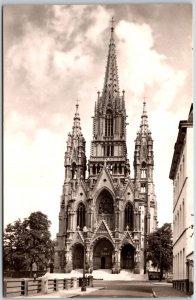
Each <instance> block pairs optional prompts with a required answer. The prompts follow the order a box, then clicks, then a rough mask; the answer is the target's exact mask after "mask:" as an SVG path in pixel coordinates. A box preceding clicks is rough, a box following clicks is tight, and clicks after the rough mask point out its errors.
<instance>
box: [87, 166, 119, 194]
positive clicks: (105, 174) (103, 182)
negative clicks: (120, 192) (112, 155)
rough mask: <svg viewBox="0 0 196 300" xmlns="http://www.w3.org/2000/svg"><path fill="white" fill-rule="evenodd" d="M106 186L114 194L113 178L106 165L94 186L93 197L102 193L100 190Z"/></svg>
mask: <svg viewBox="0 0 196 300" xmlns="http://www.w3.org/2000/svg"><path fill="white" fill-rule="evenodd" d="M104 188H106V189H107V190H109V191H111V192H112V194H113V195H114V193H115V188H114V183H113V179H112V177H111V175H110V173H109V171H108V169H107V167H106V166H104V167H103V169H102V171H101V173H100V174H99V177H98V179H97V182H96V184H95V186H94V188H93V192H92V197H93V198H94V197H95V196H96V195H97V194H99V193H100V190H101V189H104Z"/></svg>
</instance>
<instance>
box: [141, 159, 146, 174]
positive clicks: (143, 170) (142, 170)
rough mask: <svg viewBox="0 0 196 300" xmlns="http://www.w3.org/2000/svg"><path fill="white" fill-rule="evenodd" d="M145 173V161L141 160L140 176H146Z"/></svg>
mask: <svg viewBox="0 0 196 300" xmlns="http://www.w3.org/2000/svg"><path fill="white" fill-rule="evenodd" d="M146 173H147V170H146V164H145V162H143V163H142V168H141V178H146Z"/></svg>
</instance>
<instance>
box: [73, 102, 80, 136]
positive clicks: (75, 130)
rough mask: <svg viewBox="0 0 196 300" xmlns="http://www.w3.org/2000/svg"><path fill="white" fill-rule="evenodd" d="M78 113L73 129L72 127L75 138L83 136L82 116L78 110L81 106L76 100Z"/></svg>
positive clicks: (76, 113)
mask: <svg viewBox="0 0 196 300" xmlns="http://www.w3.org/2000/svg"><path fill="white" fill-rule="evenodd" d="M76 102H77V103H76V112H75V116H74V123H73V127H72V134H73V136H74V137H76V136H78V135H81V134H82V133H81V126H80V115H79V112H78V108H79V104H78V100H76Z"/></svg>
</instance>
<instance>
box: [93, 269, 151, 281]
mask: <svg viewBox="0 0 196 300" xmlns="http://www.w3.org/2000/svg"><path fill="white" fill-rule="evenodd" d="M92 275H93V278H94V279H103V280H122V281H125V280H138V281H146V280H148V274H134V273H133V272H131V271H129V270H121V271H120V273H119V274H112V271H111V269H109V270H107V269H100V270H94V271H93V273H92Z"/></svg>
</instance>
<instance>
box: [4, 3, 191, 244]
mask: <svg viewBox="0 0 196 300" xmlns="http://www.w3.org/2000/svg"><path fill="white" fill-rule="evenodd" d="M112 17H114V19H115V20H116V22H115V42H116V54H117V65H118V76H119V87H120V90H125V101H126V111H127V115H128V118H127V122H128V123H129V125H128V127H127V148H128V158H129V161H130V166H131V177H132V178H133V176H134V172H133V157H134V140H135V138H136V133H137V131H138V130H139V126H140V122H141V114H142V106H143V99H144V97H146V102H147V112H148V123H149V128H150V130H151V132H152V137H153V140H154V184H155V194H156V196H157V204H158V221H159V223H158V225H159V226H161V225H162V224H163V223H165V222H172V198H173V190H172V181H171V180H170V179H169V171H170V167H171V161H172V157H173V150H174V144H175V141H176V138H177V134H178V124H179V121H180V120H186V119H187V117H188V112H189V109H190V105H191V103H192V98H193V97H192V47H193V45H192V7H191V5H190V4H125V5H122V4H120V5H65V6H64V5H49V6H44V5H39V6H36V5H32V6H31V5H28V6H22V5H20V6H19V5H18V6H17V5H15V6H14V5H12V6H4V9H3V66H4V70H3V78H4V83H3V84H4V111H3V113H4V195H3V201H4V202H3V203H4V205H3V209H4V225H5V226H6V225H7V224H8V223H12V222H14V221H15V220H17V219H18V218H21V219H23V218H26V217H28V216H29V215H30V214H31V212H35V211H38V210H39V211H42V212H43V213H45V214H46V215H48V218H49V220H51V222H52V225H51V233H52V238H55V236H56V233H57V232H58V214H59V211H60V197H61V194H62V187H63V182H64V153H65V151H66V141H67V136H68V133H69V132H71V130H72V125H73V117H74V113H75V105H76V100H77V99H78V101H79V113H80V117H81V126H82V132H83V135H84V137H85V139H86V155H87V159H89V154H90V142H91V140H92V137H93V135H92V116H93V113H94V103H95V101H96V99H97V92H98V91H102V88H103V81H104V76H105V67H106V59H107V54H108V45H109V39H110V20H111V18H112Z"/></svg>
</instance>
